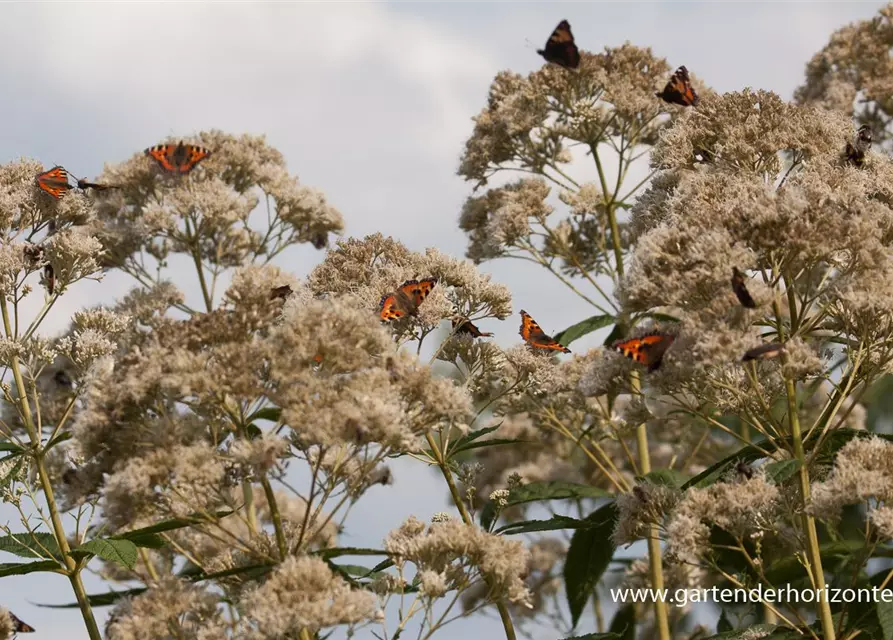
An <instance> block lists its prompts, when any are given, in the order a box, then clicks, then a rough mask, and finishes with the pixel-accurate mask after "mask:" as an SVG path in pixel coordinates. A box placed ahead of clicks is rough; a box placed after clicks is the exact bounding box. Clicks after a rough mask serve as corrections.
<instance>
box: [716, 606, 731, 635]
mask: <svg viewBox="0 0 893 640" xmlns="http://www.w3.org/2000/svg"><path fill="white" fill-rule="evenodd" d="M733 629H734V627H733V626H732V623H731V622H729V618H728V616H727V615H726V611H725V609H723V610H722V611H721V612H720V614H719V620H717V622H716V633H725V632H726V631H732V630H733Z"/></svg>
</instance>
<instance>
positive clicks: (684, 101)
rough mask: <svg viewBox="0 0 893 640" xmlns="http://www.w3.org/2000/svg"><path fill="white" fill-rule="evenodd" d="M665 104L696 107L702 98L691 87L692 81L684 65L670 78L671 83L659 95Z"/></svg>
mask: <svg viewBox="0 0 893 640" xmlns="http://www.w3.org/2000/svg"><path fill="white" fill-rule="evenodd" d="M657 96H658V97H659V98H661V99H662V100H663V101H664V102H669V103H670V104H678V105H682V106H683V107H696V106H698V102H699V100H700V98H698V94H697V92H696V91H695V89H694V87H692V86H691V79H690V78H689V76H688V69H686V68H685V65H682V66H681V67H679V68H678V69H676V72H675V73H674V74H673V75H672V76H670V81H669V82H668V83H667V86H666V87H664V90H663V91H662V92H660V93H658V94H657Z"/></svg>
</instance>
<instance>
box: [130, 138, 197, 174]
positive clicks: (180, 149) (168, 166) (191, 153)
mask: <svg viewBox="0 0 893 640" xmlns="http://www.w3.org/2000/svg"><path fill="white" fill-rule="evenodd" d="M146 155H147V156H149V157H151V158H153V159H154V160H155V161H156V162H157V163H158V164H159V165H161V167H162V168H163V169H164V170H165V171H170V172H171V173H179V174H186V173H189V172H190V171H192V170H193V169H195V166H196V165H197V164H198V163H199V162H201V161H202V160H204V159H205V158H207V157H208V156H209V155H211V152H210V151H209V150H208V149H206V148H204V147H199V146H198V145H194V144H183V143H182V142H180V143H178V144H158V145H155V146H154V147H149V148H148V149H146Z"/></svg>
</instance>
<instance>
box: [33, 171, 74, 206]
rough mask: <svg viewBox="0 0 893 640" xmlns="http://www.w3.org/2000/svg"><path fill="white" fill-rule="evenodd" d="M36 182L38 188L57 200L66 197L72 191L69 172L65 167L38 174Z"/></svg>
mask: <svg viewBox="0 0 893 640" xmlns="http://www.w3.org/2000/svg"><path fill="white" fill-rule="evenodd" d="M35 181H36V182H37V186H38V187H40V188H41V189H42V190H43V191H44V192H46V193H48V194H50V195H51V196H53V197H54V198H55V199H56V200H58V199H59V198H61V197H62V196H64V195H65V194H66V193H68V191H69V190H70V189H71V185H70V184H68V172H67V171H66V170H65V169H64V168H63V167H59V166H56V167H53V168H52V169H50V170H49V171H44V172H43V173H39V174H37V177H36V178H35Z"/></svg>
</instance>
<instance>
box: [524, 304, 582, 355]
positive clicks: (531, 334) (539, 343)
mask: <svg viewBox="0 0 893 640" xmlns="http://www.w3.org/2000/svg"><path fill="white" fill-rule="evenodd" d="M519 333H520V334H521V337H522V338H524V342H526V343H527V344H528V345H530V346H531V347H533V348H534V349H545V350H549V351H561V352H562V353H570V352H571V350H570V349H568V348H567V347H565V346H563V345H561V344H560V343H559V342H557V341H556V340H555V339H553V338H552V336H550V335H548V334H546V332H545V331H543V330H542V328H541V327H540V326H539V325H538V324H537V323H536V320H534V319H533V318H531V317H530V314H529V313H527V312H526V311H524V310H522V311H521V331H520V332H519Z"/></svg>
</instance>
